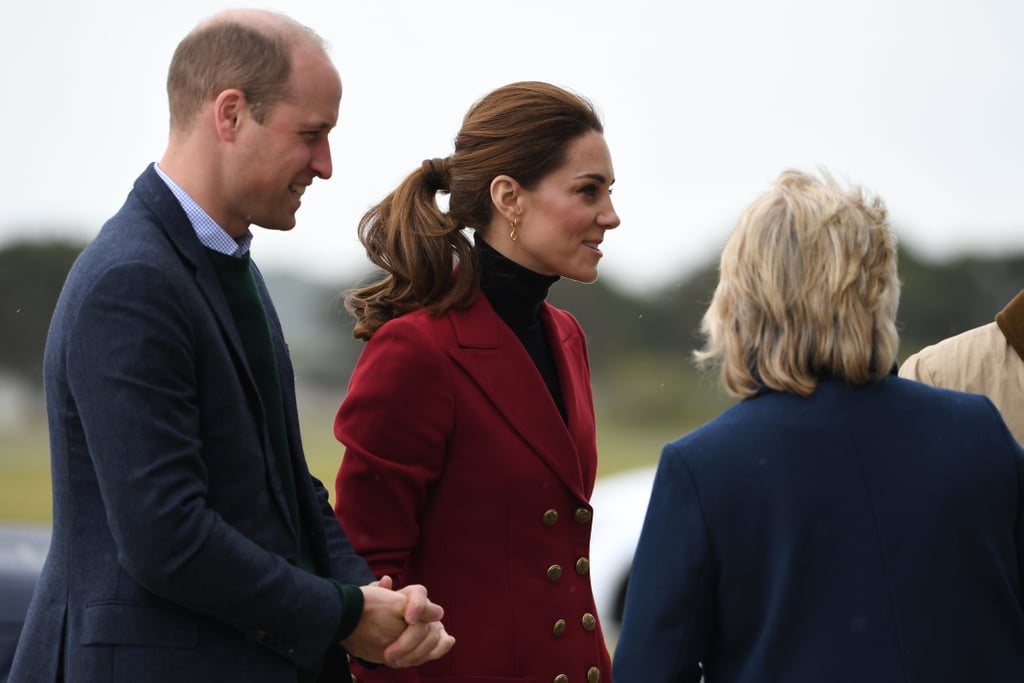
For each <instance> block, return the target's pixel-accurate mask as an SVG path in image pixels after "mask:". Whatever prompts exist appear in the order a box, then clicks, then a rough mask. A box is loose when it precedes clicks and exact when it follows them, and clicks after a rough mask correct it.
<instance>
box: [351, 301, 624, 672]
mask: <svg viewBox="0 0 1024 683" xmlns="http://www.w3.org/2000/svg"><path fill="white" fill-rule="evenodd" d="M540 315H541V321H542V324H543V326H544V329H545V331H546V333H547V335H548V340H549V342H550V346H551V350H552V354H553V357H554V363H555V366H556V368H557V370H558V376H559V380H560V383H561V390H562V396H563V399H564V403H565V409H566V419H565V420H563V418H562V416H561V414H560V413H559V411H558V408H557V407H556V405H555V402H554V400H553V399H552V397H551V394H550V393H549V391H548V389H547V387H546V385H545V384H544V381H543V379H542V378H541V375H540V373H539V372H538V370H537V368H536V366H535V365H534V363H533V361H532V360H531V359H530V357H529V355H528V354H527V352H526V350H525V348H524V347H523V345H522V344H521V343H520V341H519V339H518V338H517V337H516V335H515V334H514V333H513V331H512V330H511V329H510V328H509V327H508V326H507V325H506V324H505V323H504V322H502V320H501V319H500V318H499V317H498V316H497V314H496V313H495V312H494V310H493V309H492V307H491V305H490V304H489V303H488V301H487V299H486V297H484V296H483V295H481V296H479V297H478V298H477V301H476V303H475V304H474V305H473V306H472V307H471V308H469V309H466V310H452V311H449V312H447V313H445V314H443V315H440V316H437V317H432V316H429V315H427V314H426V313H424V312H422V311H419V312H415V313H410V314H407V315H404V316H402V317H400V318H397V319H395V320H392V321H389V322H388V323H386V324H385V325H384V326H383V327H381V328H380V329H379V330H378V331H377V332H376V334H375V335H374V336H373V338H372V339H371V340H370V341H369V342H368V343H367V345H366V347H365V349H364V351H363V353H362V356H361V357H360V359H359V362H358V363H357V365H356V368H355V370H354V372H353V375H352V378H351V381H350V384H349V390H348V394H347V396H346V397H345V400H344V401H343V403H342V405H341V408H340V410H339V411H338V415H337V418H336V420H335V425H334V429H335V435H336V436H337V438H338V440H339V441H341V442H342V443H343V444H344V445H345V447H346V450H345V455H344V458H343V460H342V464H341V468H340V470H339V472H338V478H337V482H336V488H337V491H336V492H337V497H336V500H337V505H336V512H337V515H338V518H339V520H340V521H341V523H342V525H343V526H344V528H345V530H346V531H347V533H348V535H349V538H350V539H351V541H352V544H353V545H354V546H355V548H356V550H358V551H359V552H360V554H362V555H363V556H364V557H365V558H366V559H367V560H368V561H369V563H370V565H371V566H372V568H373V570H374V572H375V574H377V575H378V576H381V575H384V574H388V575H390V576H391V577H392V578H394V579H395V582H396V585H405V584H409V583H421V584H423V585H425V586H426V587H427V589H428V591H429V594H430V597H431V599H433V600H434V601H435V602H437V603H439V604H441V605H442V606H443V607H444V609H445V618H444V621H445V626H446V628H447V630H448V631H449V632H450V633H451V634H452V635H454V636H455V638H456V644H455V647H454V648H453V649H452V650H451V651H450V652H449V653H448V654H447V655H446V656H445V657H443V658H442V659H440V660H438V661H436V662H431V663H428V664H426V665H423V666H421V667H419V668H418V669H417V670H415V671H410V670H405V671H392V670H387V669H377V670H374V671H370V672H363V673H361V674H360V675H359V679H360V680H361V681H442V680H443V681H459V682H460V683H473V682H475V681H480V682H483V681H488V682H490V683H496V682H499V681H500V682H503V683H512V682H516V681H522V682H525V681H534V682H536V683H549V682H552V683H596V682H597V681H603V682H605V683H607V682H608V681H610V680H611V667H610V662H609V656H608V651H607V648H606V645H605V641H604V637H603V635H602V633H601V627H600V624H599V623H598V620H597V614H596V610H595V607H594V600H593V595H592V593H591V586H590V574H589V564H590V560H589V546H590V531H591V520H592V515H593V510H592V508H591V507H590V505H589V502H588V501H589V498H590V493H591V490H592V488H593V485H594V480H595V476H596V470H597V447H596V436H595V430H594V408H593V398H592V395H591V387H590V367H589V362H588V359H587V349H586V340H585V338H584V336H583V331H582V330H581V328H580V326H579V324H578V323H577V322H576V320H575V319H574V318H573V317H572V316H571V315H570V314H568V313H566V312H565V311H561V310H559V309H556V308H554V307H552V306H550V305H548V304H547V303H543V304H542V305H541V310H540Z"/></svg>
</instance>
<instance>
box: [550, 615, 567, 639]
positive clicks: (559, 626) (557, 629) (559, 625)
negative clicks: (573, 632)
mask: <svg viewBox="0 0 1024 683" xmlns="http://www.w3.org/2000/svg"><path fill="white" fill-rule="evenodd" d="M563 633H565V619H559V620H558V621H556V622H555V625H554V626H552V627H551V634H552V635H553V636H554V637H555V638H558V637H559V636H560V635H562V634H563Z"/></svg>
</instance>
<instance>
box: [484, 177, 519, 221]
mask: <svg viewBox="0 0 1024 683" xmlns="http://www.w3.org/2000/svg"><path fill="white" fill-rule="evenodd" d="M522 196H523V188H522V186H521V185H520V184H519V182H518V181H517V180H516V179H515V178H513V177H512V176H508V175H499V176H495V178H494V180H492V181H491V203H492V204H494V208H495V210H497V212H498V213H500V214H501V215H502V217H503V218H504V219H505V220H506V221H508V222H509V223H511V222H512V220H513V219H514V218H516V217H518V216H519V214H521V213H522V207H521V206H520V202H521V201H522Z"/></svg>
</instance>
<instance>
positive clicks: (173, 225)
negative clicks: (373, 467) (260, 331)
mask: <svg viewBox="0 0 1024 683" xmlns="http://www.w3.org/2000/svg"><path fill="white" fill-rule="evenodd" d="M135 191H136V192H137V193H138V194H139V196H140V197H141V198H142V200H143V202H144V203H145V204H146V205H147V206H148V207H149V209H150V210H151V211H152V212H153V214H154V215H156V216H157V217H158V219H159V223H160V225H161V226H162V227H163V229H164V232H165V234H166V235H167V237H168V239H169V240H170V242H171V244H173V245H174V248H175V249H176V250H177V251H178V253H179V254H181V258H182V260H183V261H185V262H186V263H188V264H189V265H191V267H192V268H193V270H194V272H195V278H196V286H197V287H198V288H199V291H200V292H202V294H203V296H204V297H205V298H206V301H207V303H209V305H210V310H211V311H213V315H214V317H215V318H216V319H217V323H218V324H219V326H220V329H221V332H222V333H223V335H224V340H225V343H226V344H227V346H228V348H229V349H230V352H231V357H232V358H233V359H234V363H235V368H236V370H237V372H238V375H239V377H240V378H241V380H242V382H243V383H244V384H245V392H246V394H247V395H248V396H249V398H250V405H252V406H253V410H254V411H255V412H256V414H257V417H256V424H259V425H263V429H262V430H261V434H260V442H261V443H262V444H263V467H264V473H265V476H266V478H267V481H268V482H270V485H271V489H272V490H273V491H274V497H275V498H276V499H277V504H278V507H279V508H280V510H281V514H282V515H284V518H285V520H288V522H289V524H290V523H291V514H290V513H289V512H288V503H287V500H286V499H285V495H284V489H283V487H282V482H281V481H280V477H278V476H277V467H276V466H275V465H274V463H272V462H270V458H271V457H273V449H272V447H271V445H270V433H269V431H268V430H267V427H266V425H267V419H266V416H265V415H264V411H263V404H262V402H261V401H260V398H259V389H258V388H257V386H256V380H255V378H254V377H253V375H252V370H251V368H250V367H249V362H248V360H247V358H246V355H245V347H244V346H242V339H241V337H240V336H239V334H238V327H237V326H236V325H235V319H234V317H233V316H232V315H231V308H230V306H228V302H227V299H226V298H225V297H224V290H223V289H222V288H221V286H220V280H219V279H218V278H217V273H216V271H214V269H213V264H211V263H210V259H209V257H207V255H206V252H205V251H204V249H203V245H202V243H201V242H200V241H199V239H198V238H197V237H196V233H195V230H194V229H193V227H192V223H191V222H190V221H189V219H188V216H187V215H186V214H185V210H184V209H182V208H181V204H180V203H178V200H177V198H176V197H175V196H174V194H173V193H172V192H171V190H170V188H168V187H167V185H166V184H165V183H164V181H163V180H161V179H160V176H158V175H157V173H156V171H155V170H154V169H153V168H152V166H151V167H150V168H149V169H147V171H146V172H145V173H143V174H142V176H141V177H140V178H139V179H138V180H137V181H136V183H135ZM260 282H262V281H260ZM261 293H265V292H264V290H262V289H261ZM289 426H290V425H289Z"/></svg>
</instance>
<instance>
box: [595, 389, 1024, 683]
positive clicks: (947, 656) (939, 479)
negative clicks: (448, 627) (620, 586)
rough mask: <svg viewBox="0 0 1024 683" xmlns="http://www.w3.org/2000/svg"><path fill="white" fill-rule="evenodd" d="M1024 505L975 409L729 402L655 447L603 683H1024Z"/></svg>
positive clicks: (908, 396)
mask: <svg viewBox="0 0 1024 683" xmlns="http://www.w3.org/2000/svg"><path fill="white" fill-rule="evenodd" d="M1022 487H1024V452H1022V450H1021V447H1020V446H1019V445H1018V444H1017V442H1016V441H1015V440H1014V439H1013V437H1012V436H1011V435H1010V433H1009V431H1008V430H1007V429H1006V426H1005V424H1004V423H1003V420H1002V418H1001V417H1000V415H999V413H998V412H997V411H996V409H995V407H994V406H993V405H992V403H991V402H990V401H989V400H988V399H987V398H984V397H982V396H979V395H973V394H965V393H959V392H953V391H946V390H942V389H935V388H933V387H929V386H925V385H923V384H919V383H916V382H912V381H908V380H903V379H899V378H897V377H895V376H890V377H887V378H886V379H885V380H883V381H882V382H880V383H878V384H873V385H869V386H863V387H851V386H848V385H846V384H844V383H842V382H839V381H826V382H823V383H822V384H821V385H820V386H819V388H818V390H817V391H816V392H815V393H814V394H813V395H812V396H810V397H808V398H801V397H799V396H797V395H794V394H786V393H775V392H768V393H766V394H763V395H760V396H758V397H755V398H751V399H747V400H744V401H741V402H740V403H739V404H738V405H736V406H734V407H732V408H730V409H729V410H727V411H725V412H724V413H723V414H722V415H720V416H719V417H718V418H716V419H715V420H713V421H711V422H710V423H708V424H706V425H704V426H703V427H701V428H699V429H697V430H695V431H693V432H691V433H690V434H688V435H686V436H684V437H682V438H681V439H679V440H677V441H675V442H673V443H670V444H668V445H667V446H665V449H664V451H663V453H662V457H661V461H660V463H659V466H658V472H657V475H656V477H655V482H654V488H653V491H652V494H651V500H650V505H649V508H648V511H647V517H646V520H645V523H644V528H643V532H642V535H641V538H640V541H639V547H638V549H637V553H636V557H635V559H634V565H633V573H632V576H631V579H630V584H629V591H628V597H627V600H626V611H625V617H624V624H623V630H622V633H621V637H620V639H619V642H618V646H617V649H616V652H615V658H614V677H615V681H616V683H632V682H634V681H636V682H639V681H643V682H644V683H667V682H669V681H672V682H691V681H692V682H694V683H696V681H698V680H700V677H701V673H702V670H703V675H704V680H705V681H706V682H707V683H721V682H723V681H724V682H729V683H741V682H743V683H746V682H754V681H757V682H758V683H771V682H772V681H780V682H781V681H785V682H786V683H804V682H806V683H822V682H828V683H843V682H846V681H848V682H850V683H854V682H855V683H865V682H867V681H871V683H885V682H887V681H893V682H895V681H900V682H909V681H913V682H921V683H925V682H927V683H936V682H942V681H986V682H990V681H991V682H996V681H998V682H1003V681H1024V611H1022V603H1021V566H1022V560H1024V557H1022V551H1024V517H1022V497H1021V494H1022Z"/></svg>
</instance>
